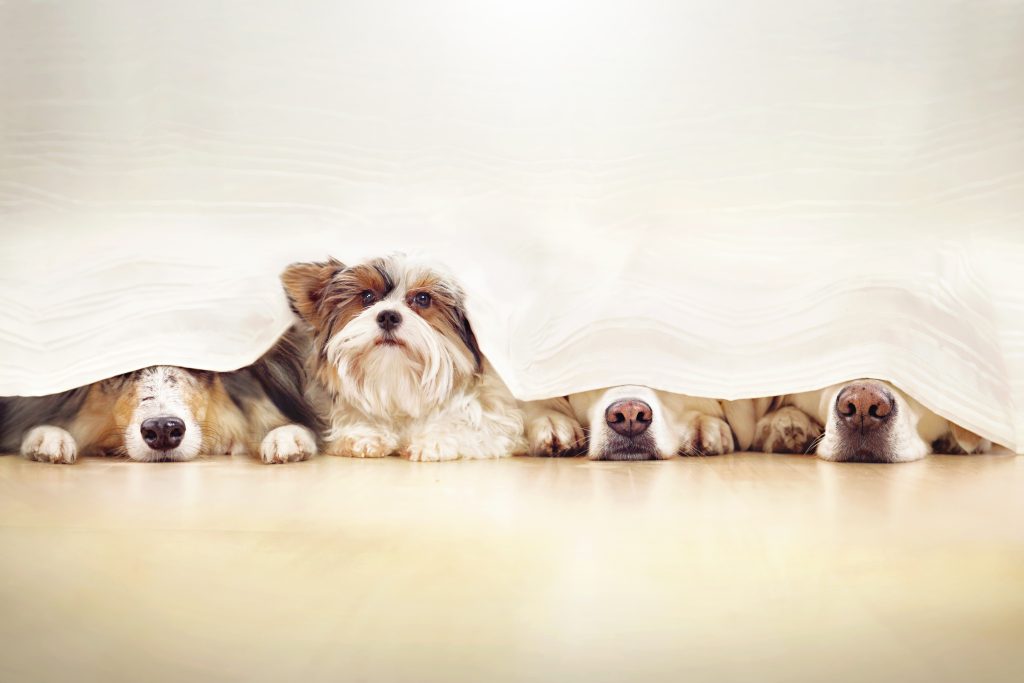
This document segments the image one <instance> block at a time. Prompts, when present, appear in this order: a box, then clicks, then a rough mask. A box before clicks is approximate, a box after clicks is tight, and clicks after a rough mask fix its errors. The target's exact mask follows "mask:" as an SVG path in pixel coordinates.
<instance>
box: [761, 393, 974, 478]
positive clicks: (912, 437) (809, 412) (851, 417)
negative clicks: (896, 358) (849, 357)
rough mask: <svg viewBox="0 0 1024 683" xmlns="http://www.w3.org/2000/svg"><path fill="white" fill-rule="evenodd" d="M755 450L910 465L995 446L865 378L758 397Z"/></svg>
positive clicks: (841, 459) (830, 458) (901, 395)
mask: <svg viewBox="0 0 1024 683" xmlns="http://www.w3.org/2000/svg"><path fill="white" fill-rule="evenodd" d="M755 403H756V405H757V406H758V408H757V410H758V412H759V413H762V414H763V416H761V417H760V419H759V420H758V422H757V426H756V427H755V430H754V431H755V437H754V443H753V447H754V449H755V450H761V451H765V452H767V453H810V452H812V451H813V452H816V453H817V455H818V457H820V458H822V459H824V460H831V461H835V462H884V463H894V462H909V461H912V460H919V459H920V458H923V457H924V456H925V455H927V454H929V453H984V452H987V451H989V450H990V449H991V447H992V444H991V443H990V442H989V441H987V440H985V439H983V438H982V437H980V436H978V435H977V434H974V433H973V432H970V431H968V430H966V429H964V428H962V427H960V426H959V425H956V424H954V423H952V422H950V421H949V420H947V419H945V418H943V417H940V416H939V415H936V414H935V413H933V412H932V411H930V410H928V409H927V408H925V407H924V406H922V405H921V404H920V403H918V402H917V401H915V400H914V399H913V398H911V397H910V396H908V395H907V394H905V393H903V392H902V391H900V390H899V389H897V388H896V387H894V386H892V385H891V384H889V383H888V382H882V381H879V380H873V379H862V380H857V381H854V382H845V383H842V384H836V385H834V386H831V387H828V388H826V389H822V390H818V391H808V392H803V393H799V394H790V395H786V396H777V397H774V398H773V399H758V401H756V402H755Z"/></svg>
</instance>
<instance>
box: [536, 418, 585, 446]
mask: <svg viewBox="0 0 1024 683" xmlns="http://www.w3.org/2000/svg"><path fill="white" fill-rule="evenodd" d="M526 438H527V440H528V441H529V443H530V455H539V456H550V457H558V456H563V455H579V454H580V453H581V451H582V449H583V446H584V438H585V437H584V435H583V427H581V426H580V423H579V422H577V421H576V420H575V419H574V418H571V417H569V416H567V415H562V414H561V413H556V412H554V411H550V412H548V413H547V414H545V415H543V416H541V417H536V418H533V419H532V420H530V421H529V422H528V423H527V425H526Z"/></svg>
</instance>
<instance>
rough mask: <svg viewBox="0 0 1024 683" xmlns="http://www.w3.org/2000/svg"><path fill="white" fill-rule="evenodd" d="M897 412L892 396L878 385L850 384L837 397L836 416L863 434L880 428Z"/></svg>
mask: <svg viewBox="0 0 1024 683" xmlns="http://www.w3.org/2000/svg"><path fill="white" fill-rule="evenodd" d="M895 410H896V401H895V400H894V399H893V397H892V394H890V393H889V392H888V391H886V390H885V389H883V388H882V387H880V386H878V385H877V384H868V383H866V382H855V383H853V384H848V385H846V386H845V387H843V390H842V391H840V392H839V396H838V397H836V415H837V416H838V417H839V419H840V420H841V421H842V422H843V423H845V424H846V425H847V426H849V427H851V428H853V429H859V430H860V431H862V432H866V431H870V430H872V429H876V428H877V427H880V426H881V425H882V424H883V423H885V422H886V421H888V419H889V418H890V417H891V416H892V414H893V412H894V411H895Z"/></svg>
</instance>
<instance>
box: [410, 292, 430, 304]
mask: <svg viewBox="0 0 1024 683" xmlns="http://www.w3.org/2000/svg"><path fill="white" fill-rule="evenodd" d="M412 303H413V305H414V306H416V307H417V308H426V307H428V306H430V295H429V294H427V293H426V292H420V293H419V294H417V295H416V296H414V297H413V298H412Z"/></svg>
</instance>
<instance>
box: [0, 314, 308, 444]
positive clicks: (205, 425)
mask: <svg viewBox="0 0 1024 683" xmlns="http://www.w3.org/2000/svg"><path fill="white" fill-rule="evenodd" d="M300 351H301V337H300V336H299V335H298V333H297V332H296V331H295V330H292V331H290V332H289V333H288V334H286V335H285V336H284V337H282V338H281V340H279V342H278V343H277V344H276V345H275V347H274V348H273V349H272V350H271V351H270V352H268V353H267V354H266V355H264V357H263V358H261V359H260V360H259V361H257V362H256V363H255V364H253V365H252V366H249V367H247V368H243V369H242V370H238V371H235V372H228V373H215V372H206V371H201V370H189V369H185V368H180V367H175V366H168V365H158V366H153V367H148V368H144V369H142V370H137V371H135V372H129V373H127V374H124V375H119V376H117V377H111V378H109V379H105V380H102V381H100V382H96V383H95V384H91V385H88V386H85V387H80V388H78V389H73V390H71V391H67V392H64V393H62V394H56V395H53V396H44V397H37V398H30V397H11V398H5V399H3V400H2V404H0V405H2V411H0V450H3V451H10V450H14V449H15V448H17V449H19V450H20V451H21V453H22V454H23V455H24V456H25V457H27V458H29V459H32V460H39V461H42V462H52V463H64V464H70V463H73V462H75V460H76V459H77V458H78V456H79V455H120V456H127V457H128V458H130V459H132V460H138V461H143V462H154V461H182V460H191V459H193V458H195V457H196V456H198V455H199V454H229V455H238V454H243V453H252V454H256V453H258V454H259V457H260V459H261V460H262V461H263V462H265V463H282V462H291V461H296V460H305V459H306V458H309V457H311V456H313V455H314V454H315V453H316V450H317V442H316V432H317V431H318V430H319V429H320V422H319V420H318V418H317V417H316V415H315V413H314V412H313V410H312V409H311V407H310V406H309V404H308V403H307V401H306V398H305V390H304V383H305V380H304V374H303V373H304V371H303V364H302V362H301V358H302V354H301V352H300Z"/></svg>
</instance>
